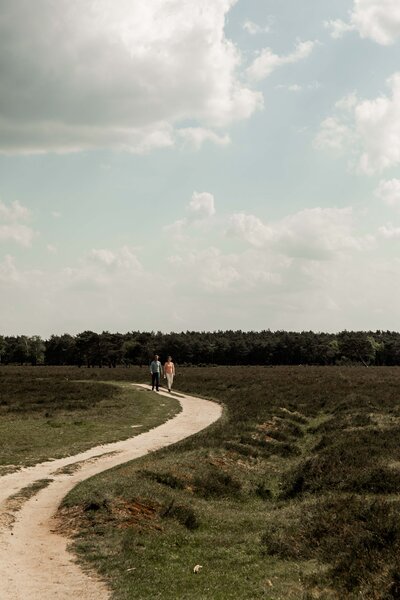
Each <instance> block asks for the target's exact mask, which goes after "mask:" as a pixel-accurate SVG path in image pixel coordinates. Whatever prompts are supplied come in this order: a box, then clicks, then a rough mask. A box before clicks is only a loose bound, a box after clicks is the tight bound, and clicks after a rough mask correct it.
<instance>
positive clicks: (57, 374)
mask: <svg viewBox="0 0 400 600" xmlns="http://www.w3.org/2000/svg"><path fill="white" fill-rule="evenodd" d="M124 371H127V370H126V369H125V370H124ZM139 371H140V370H139ZM123 374H124V375H126V378H125V380H124V378H123V377H122V374H119V373H118V374H117V373H116V372H115V371H113V370H109V369H97V370H96V372H94V371H92V370H89V369H78V368H69V367H68V368H58V367H4V366H1V367H0V474H2V473H5V472H8V471H10V470H13V469H14V468H15V467H16V466H20V465H29V464H34V463H37V462H40V461H43V460H46V459H48V458H51V457H52V458H58V457H61V456H69V455H72V454H76V453H78V452H80V451H83V450H86V449H88V448H90V447H92V446H95V445H98V444H104V443H108V442H112V441H116V440H120V439H125V438H127V437H131V436H133V435H137V434H138V433H141V432H143V431H146V430H148V429H150V428H151V427H154V426H155V425H158V424H159V423H162V422H164V421H165V420H166V419H167V418H169V417H170V416H172V415H173V414H175V413H176V412H177V411H178V410H179V404H178V402H177V401H176V399H174V398H166V399H165V400H163V402H160V401H159V399H158V396H156V395H155V394H152V393H151V392H147V391H140V390H138V389H134V388H133V387H132V386H131V385H130V382H131V381H132V379H131V378H130V377H129V374H128V373H125V372H124V373H123ZM104 380H108V382H106V383H105V382H104ZM139 380H140V378H138V377H136V378H135V381H139ZM132 425H135V428H134V429H133V428H132ZM138 425H139V427H137V426H138Z"/></svg>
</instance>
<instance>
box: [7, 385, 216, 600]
mask: <svg viewBox="0 0 400 600" xmlns="http://www.w3.org/2000/svg"><path fill="white" fill-rule="evenodd" d="M142 387H145V388H148V386H142ZM163 393H164V392H160V394H161V395H162V394H163ZM179 401H180V402H181V405H182V411H181V412H180V413H179V414H178V415H176V416H175V417H173V418H172V419H170V420H169V421H167V422H166V423H164V424H163V425H160V426H159V427H156V428H154V429H152V430H150V431H148V432H146V433H142V434H140V435H138V436H136V437H133V438H131V439H128V440H125V441H122V442H115V443H112V444H106V445H103V446H96V447H94V448H91V449H90V450H88V451H86V452H82V453H81V454H77V455H76V456H69V457H68V458H62V459H59V460H50V461H47V462H44V463H40V464H38V465H35V466H34V467H27V468H23V469H21V470H19V471H17V472H15V473H10V474H7V475H4V476H2V477H0V600H27V599H29V600H70V599H71V598H74V597H75V598H77V599H78V598H79V600H92V599H93V600H106V599H108V598H110V592H109V591H108V589H107V587H106V586H105V584H104V583H103V582H102V581H100V580H99V579H98V578H97V577H96V576H95V575H93V574H92V573H84V572H83V571H82V570H81V568H80V567H79V566H78V565H77V564H76V563H75V562H74V556H73V555H72V554H70V553H69V552H68V550H67V544H68V540H67V539H66V538H64V537H63V536H61V535H60V534H58V533H56V532H55V531H54V529H55V526H56V524H55V518H54V517H55V513H56V511H57V508H58V506H59V504H60V502H61V500H62V498H63V497H64V496H65V495H66V494H67V492H68V491H69V490H71V489H72V488H73V487H74V486H75V485H76V484H77V483H79V482H80V481H83V480H84V479H87V478H88V477H91V476H92V475H95V474H96V473H100V472H101V471H105V470H106V469H110V468H111V467H114V466H116V465H119V464H121V463H124V462H127V461H130V460H132V459H134V458H138V457H139V456H143V455H144V454H147V453H148V452H153V451H155V450H157V449H159V448H162V447H163V446H168V445H170V444H174V443H175V442H177V441H179V440H181V439H183V438H185V437H188V436H190V435H193V434H195V433H197V432H198V431H200V430H201V429H204V428H205V427H207V426H208V425H210V424H211V423H213V422H214V421H216V420H217V419H218V418H219V417H220V416H221V407H220V406H219V405H218V404H216V403H214V402H209V401H207V400H202V399H200V398H194V397H192V396H186V395H185V396H183V395H182V397H181V398H179ZM76 463H80V464H76ZM72 464H74V465H76V469H75V468H70V469H66V471H68V472H69V474H68V472H64V473H63V472H62V470H63V468H64V467H67V466H68V465H72ZM42 479H51V480H52V481H51V483H50V484H49V485H47V487H45V488H43V489H41V490H40V491H39V492H37V493H35V494H34V495H33V496H32V497H30V499H28V500H26V501H21V500H16V499H15V498H14V499H13V498H12V497H13V496H14V495H15V494H17V493H18V492H19V490H21V489H22V488H25V487H27V486H29V485H32V484H34V483H35V482H37V481H39V480H42Z"/></svg>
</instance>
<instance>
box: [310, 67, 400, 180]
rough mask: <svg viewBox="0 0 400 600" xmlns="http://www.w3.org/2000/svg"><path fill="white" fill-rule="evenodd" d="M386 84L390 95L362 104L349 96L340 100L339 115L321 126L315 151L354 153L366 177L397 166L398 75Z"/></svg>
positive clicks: (399, 159)
mask: <svg viewBox="0 0 400 600" xmlns="http://www.w3.org/2000/svg"><path fill="white" fill-rule="evenodd" d="M387 84H388V86H389V88H390V92H391V94H390V95H388V96H384V95H381V96H378V97H377V98H375V99H373V100H361V99H358V98H357V96H356V95H355V94H350V95H349V96H346V97H345V98H343V99H341V100H339V101H338V102H337V103H336V105H335V108H336V109H339V110H341V111H342V114H340V115H338V116H332V117H328V118H327V119H325V120H324V121H323V122H322V123H321V125H320V130H319V132H318V133H317V135H316V137H315V140H314V145H315V147H316V148H328V149H334V150H338V151H341V150H348V151H350V152H355V153H356V154H357V156H358V158H357V166H358V169H359V170H360V171H361V172H363V173H366V174H369V175H372V174H374V173H379V172H382V171H384V170H385V169H387V168H390V167H395V166H397V165H399V164H400V72H398V73H394V74H393V75H392V76H391V77H390V78H389V79H388V80H387ZM343 111H347V112H346V113H345V114H343Z"/></svg>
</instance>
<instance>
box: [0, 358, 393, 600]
mask: <svg viewBox="0 0 400 600" xmlns="http://www.w3.org/2000/svg"><path fill="white" fill-rule="evenodd" d="M177 371H178V374H177V377H176V382H175V384H176V390H177V391H178V390H182V391H185V392H189V393H191V394H193V395H199V396H204V397H207V398H212V399H215V400H216V401H218V402H221V403H222V404H223V406H224V414H223V418H222V419H221V420H220V421H219V422H218V423H216V424H214V425H213V426H211V427H210V428H209V429H207V430H206V431H204V432H202V433H200V434H198V435H196V436H194V437H192V438H190V439H187V440H186V441H183V442H181V443H179V444H178V445H176V446H174V447H170V448H168V449H165V450H162V451H159V452H157V453H156V454H154V455H151V456H146V457H144V458H142V459H140V460H138V461H134V462H132V463H129V464H126V465H123V466H121V467H118V468H115V469H113V470H111V471H108V472H106V473H104V474H102V475H99V476H96V477H95V478H92V479H90V480H88V481H87V482H84V483H82V484H80V485H79V486H78V487H77V488H75V490H73V492H71V493H70V494H69V495H68V496H67V497H66V499H65V500H64V502H63V505H62V507H61V509H60V517H61V519H62V521H63V524H64V525H63V526H64V530H65V531H66V532H68V533H69V534H70V535H71V536H72V537H73V548H74V551H75V552H76V553H77V554H78V556H79V557H80V560H81V561H83V562H85V563H87V564H88V565H90V566H91V567H92V568H95V569H97V570H98V571H99V572H100V573H101V575H102V576H103V577H104V578H106V580H108V582H109V584H110V586H111V587H112V589H113V594H114V595H113V598H115V600H122V599H124V600H127V599H130V598H135V599H138V598H142V599H145V598H146V599H150V598H151V599H153V598H162V599H165V600H177V599H182V600H183V599H185V600H186V599H189V598H190V599H194V600H196V599H197V600H200V599H201V600H229V599H235V600H236V599H239V600H241V599H243V600H250V599H257V598H260V599H261V598H263V599H266V598H269V599H271V600H277V599H278V598H282V599H286V598H287V599H304V600H305V599H311V598H323V599H330V598H332V599H342V598H349V599H351V598H364V599H381V600H385V599H391V598H393V599H395V598H400V569H399V567H398V556H399V553H400V501H399V496H398V494H399V491H400V445H399V443H398V440H399V434H400V405H399V395H400V369H399V368H398V367H392V368H387V367H369V368H366V367H365V366H354V367H351V366H342V367H257V366H252V367H245V366H241V367H197V368H196V367H186V368H183V367H181V368H179V369H178V370H177ZM38 378H40V380H39V381H41V383H40V386H42V387H41V390H42V391H41V392H38V396H37V398H39V397H41V398H42V400H43V404H44V405H45V408H42V407H41V403H40V402H39V401H36V403H35V407H32V411H33V413H34V412H35V411H37V412H40V411H42V412H43V411H47V412H48V413H49V414H51V411H52V402H55V399H54V398H53V400H50V399H49V397H48V396H49V394H48V390H49V389H50V388H51V387H52V386H53V384H58V383H60V382H62V381H64V382H67V383H71V384H73V385H75V384H76V385H79V386H80V387H81V388H82V389H86V388H85V385H86V386H87V388H90V387H91V386H99V387H93V388H91V389H92V390H95V391H96V393H95V394H94V397H96V394H97V392H98V393H99V396H98V397H99V398H100V397H101V394H102V393H103V391H104V393H105V394H107V393H108V392H105V390H106V389H109V388H108V387H107V386H105V385H104V384H102V383H101V382H104V381H106V380H112V381H114V382H116V381H120V382H121V384H123V382H124V381H137V382H142V381H146V380H147V378H148V373H147V369H140V368H139V367H132V368H117V369H104V368H103V369H83V368H82V369H75V368H70V367H65V368H57V367H54V368H47V367H36V368H31V367H25V368H24V367H21V368H14V367H2V368H0V383H1V390H2V391H1V396H0V398H1V405H0V414H1V416H2V418H3V417H4V416H5V415H8V416H10V415H12V414H13V411H14V409H15V412H16V414H17V416H18V419H15V423H16V424H15V427H16V429H15V430H14V436H15V435H18V426H19V425H20V426H21V428H24V427H25V425H24V420H25V418H26V414H25V412H24V411H23V410H22V411H21V398H22V395H21V394H20V393H19V394H15V393H14V392H13V390H15V389H16V388H18V386H22V385H27V384H28V383H29V382H31V381H33V380H34V379H36V380H37V379H38ZM65 378H68V381H67V380H66V379H65ZM78 380H79V383H78ZM83 380H87V382H86V383H84V382H83ZM5 382H7V384H6V386H4V384H5ZM38 385H39V384H38ZM113 385H114V386H115V383H114V384H113ZM46 386H47V387H46ZM111 387H112V386H111ZM71 389H72V388H71ZM112 389H113V393H114V392H116V391H117V389H118V388H115V387H112ZM101 390H103V391H101ZM150 395H151V396H153V395H152V394H149V396H150ZM154 396H156V395H155V394H154ZM17 397H18V398H19V400H16V399H15V398H17ZM156 397H157V398H158V396H156ZM60 398H61V397H60ZM44 399H45V400H44ZM59 400H60V399H58V400H57V402H59ZM68 401H69V400H68V393H65V394H64V395H63V399H62V401H61V404H66V403H68ZM106 402H108V403H110V404H111V405H112V404H113V403H112V401H111V398H108V399H106ZM86 404H87V405H88V406H89V407H90V410H89V412H88V413H87V421H88V422H90V420H91V419H92V418H93V419H94V418H95V415H96V412H97V408H96V406H98V407H100V404H98V405H97V404H96V402H94V401H93V397H92V399H91V400H90V399H86V398H83V399H82V404H80V406H79V410H80V411H83V413H84V411H85V406H86ZM69 410H71V411H72V412H71V415H72V414H73V411H74V408H73V407H72V406H70V408H69ZM107 410H108V409H107V408H105V413H107ZM7 418H8V417H7ZM83 418H84V417H83V415H82V412H80V417H79V419H83ZM47 419H48V420H49V421H51V419H52V417H47ZM18 423H19V425H18ZM49 428H51V426H50V425H49ZM22 430H23V429H21V431H22ZM61 437H62V436H61ZM2 445H3V446H4V444H3V443H2ZM18 452H19V450H18V448H16V449H14V457H13V461H14V463H18V462H21V461H20V460H19V458H18ZM24 452H26V448H25V450H24ZM51 452H53V453H54V452H55V448H54V447H53V448H52V449H51ZM45 453H46V450H43V452H42V453H40V452H38V451H37V452H36V454H35V455H37V456H39V455H40V456H43V455H44V454H45ZM7 460H9V459H7ZM24 460H27V455H25V458H24ZM9 462H10V461H9ZM3 464H4V462H3ZM196 564H200V565H202V569H201V570H200V572H199V573H198V574H194V573H193V567H194V566H195V565H196Z"/></svg>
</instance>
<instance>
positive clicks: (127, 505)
mask: <svg viewBox="0 0 400 600" xmlns="http://www.w3.org/2000/svg"><path fill="white" fill-rule="evenodd" d="M161 511H162V505H161V504H159V503H156V502H154V501H153V502H151V503H150V502H149V501H148V500H139V499H134V500H125V499H124V498H115V499H114V500H113V501H112V502H107V501H103V502H102V503H101V504H98V503H96V502H92V503H90V504H86V505H75V506H63V507H61V508H59V510H58V513H57V524H56V527H55V529H54V530H55V531H57V532H58V533H61V534H62V535H67V536H73V535H74V534H76V533H77V532H78V531H81V530H83V529H88V528H93V527H95V526H98V525H104V524H105V523H110V522H113V524H114V526H115V527H117V528H119V529H127V528H136V529H139V530H140V531H149V530H157V531H162V527H161V525H160V523H159V520H160V513H161Z"/></svg>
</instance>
